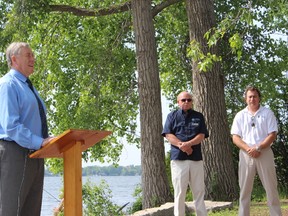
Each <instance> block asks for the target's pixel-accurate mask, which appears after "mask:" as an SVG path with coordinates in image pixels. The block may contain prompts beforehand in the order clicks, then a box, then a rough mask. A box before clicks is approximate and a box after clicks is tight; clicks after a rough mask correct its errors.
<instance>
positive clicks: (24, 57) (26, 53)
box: [12, 47, 35, 77]
mask: <svg viewBox="0 0 288 216" xmlns="http://www.w3.org/2000/svg"><path fill="white" fill-rule="evenodd" d="M34 64H35V58H34V54H33V52H32V50H31V49H30V48H28V47H22V48H21V50H20V53H19V54H17V55H15V56H12V67H13V68H15V69H16V70H18V71H19V72H21V73H22V74H24V75H25V76H26V77H28V76H29V75H31V74H32V73H33V71H34Z"/></svg>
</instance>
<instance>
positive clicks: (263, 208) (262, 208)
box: [208, 199, 288, 216]
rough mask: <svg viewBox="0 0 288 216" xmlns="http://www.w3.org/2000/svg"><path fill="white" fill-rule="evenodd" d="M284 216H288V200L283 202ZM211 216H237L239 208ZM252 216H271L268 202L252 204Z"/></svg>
mask: <svg viewBox="0 0 288 216" xmlns="http://www.w3.org/2000/svg"><path fill="white" fill-rule="evenodd" d="M281 209H282V215H283V216H288V199H282V200H281ZM208 215H209V216H237V215H238V206H236V205H234V207H233V209H230V210H223V211H219V212H209V214H208ZM250 216H270V215H269V209H268V207H267V205H266V202H252V204H251V208H250Z"/></svg>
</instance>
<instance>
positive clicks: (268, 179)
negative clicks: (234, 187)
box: [238, 148, 282, 216]
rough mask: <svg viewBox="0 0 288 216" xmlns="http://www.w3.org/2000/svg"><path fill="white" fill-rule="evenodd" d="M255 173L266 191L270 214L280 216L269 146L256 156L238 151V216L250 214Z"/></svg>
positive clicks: (274, 172)
mask: <svg viewBox="0 0 288 216" xmlns="http://www.w3.org/2000/svg"><path fill="white" fill-rule="evenodd" d="M256 173H258V176H259V178H260V180H261V182H262V185H263V187H264V189H265V191H266V195H267V203H268V207H269V211H270V215H271V216H281V215H282V214H281V208H280V201H279V195H278V190H277V178H276V169H275V163H274V154H273V152H272V149H271V148H266V149H263V150H262V151H261V155H260V156H259V157H258V158H252V157H250V156H249V155H248V154H247V153H246V152H244V151H243V150H240V152H239V173H238V174H239V186H240V199H239V216H249V215H250V201H251V193H252V189H253V183H254V177H255V175H256Z"/></svg>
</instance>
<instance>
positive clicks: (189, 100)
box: [181, 98, 192, 102]
mask: <svg viewBox="0 0 288 216" xmlns="http://www.w3.org/2000/svg"><path fill="white" fill-rule="evenodd" d="M181 101H182V102H186V101H187V102H191V101H192V99H191V98H188V99H181Z"/></svg>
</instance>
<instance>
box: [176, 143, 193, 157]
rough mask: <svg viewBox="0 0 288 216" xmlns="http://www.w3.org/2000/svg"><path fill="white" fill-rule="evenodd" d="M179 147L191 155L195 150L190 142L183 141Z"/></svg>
mask: <svg viewBox="0 0 288 216" xmlns="http://www.w3.org/2000/svg"><path fill="white" fill-rule="evenodd" d="M179 149H180V150H181V151H183V152H185V153H187V155H191V154H192V152H193V149H192V148H191V145H190V144H189V143H188V142H181V143H180V144H179Z"/></svg>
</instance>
